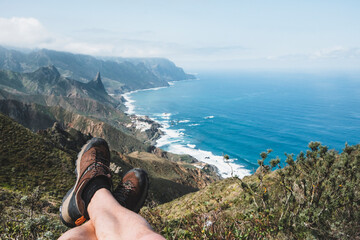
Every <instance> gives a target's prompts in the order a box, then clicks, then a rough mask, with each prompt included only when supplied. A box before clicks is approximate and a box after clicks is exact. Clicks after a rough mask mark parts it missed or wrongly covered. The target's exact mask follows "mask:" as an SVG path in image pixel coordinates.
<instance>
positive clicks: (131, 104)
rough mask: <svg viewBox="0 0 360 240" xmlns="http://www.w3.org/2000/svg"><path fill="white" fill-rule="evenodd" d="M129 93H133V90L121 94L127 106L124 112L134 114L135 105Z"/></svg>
mask: <svg viewBox="0 0 360 240" xmlns="http://www.w3.org/2000/svg"><path fill="white" fill-rule="evenodd" d="M131 93H133V92H127V93H125V94H123V95H122V96H123V97H124V98H125V100H126V102H125V103H124V104H125V107H126V108H127V111H126V113H127V114H130V115H131V114H135V105H134V103H135V100H133V99H131V97H130V95H131Z"/></svg>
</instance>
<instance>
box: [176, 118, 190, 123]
mask: <svg viewBox="0 0 360 240" xmlns="http://www.w3.org/2000/svg"><path fill="white" fill-rule="evenodd" d="M188 122H190V120H187V119H186V120H180V121H178V123H188Z"/></svg>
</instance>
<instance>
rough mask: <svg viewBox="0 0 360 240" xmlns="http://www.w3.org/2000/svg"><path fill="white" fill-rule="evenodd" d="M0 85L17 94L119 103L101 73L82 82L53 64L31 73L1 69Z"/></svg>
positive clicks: (111, 103) (114, 104) (113, 104)
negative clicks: (110, 94) (108, 92)
mask: <svg viewBox="0 0 360 240" xmlns="http://www.w3.org/2000/svg"><path fill="white" fill-rule="evenodd" d="M0 86H1V87H2V88H3V89H5V90H6V91H8V92H12V93H16V94H32V95H45V96H50V95H51V96H63V97H68V98H90V99H93V100H96V101H99V102H101V103H103V104H110V105H112V106H117V105H118V104H119V103H118V102H117V101H116V100H115V99H113V98H112V97H110V96H109V95H108V94H107V92H106V91H105V88H104V86H103V84H102V81H101V78H100V74H99V73H98V74H97V76H96V77H95V79H94V80H92V81H90V82H89V83H82V82H78V81H75V80H72V79H69V78H65V77H62V76H60V73H59V72H58V70H57V69H56V68H55V67H54V66H52V65H51V66H47V67H41V68H39V69H38V70H36V71H34V72H31V73H16V72H12V71H8V70H7V71H5V70H0Z"/></svg>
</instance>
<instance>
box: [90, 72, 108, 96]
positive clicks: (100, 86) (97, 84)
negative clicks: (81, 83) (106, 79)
mask: <svg viewBox="0 0 360 240" xmlns="http://www.w3.org/2000/svg"><path fill="white" fill-rule="evenodd" d="M88 85H89V86H91V87H93V88H96V89H97V90H101V91H104V92H106V90H105V87H104V84H103V83H102V81H101V76H100V72H98V73H97V74H96V77H95V78H94V80H92V81H90V82H89V83H88Z"/></svg>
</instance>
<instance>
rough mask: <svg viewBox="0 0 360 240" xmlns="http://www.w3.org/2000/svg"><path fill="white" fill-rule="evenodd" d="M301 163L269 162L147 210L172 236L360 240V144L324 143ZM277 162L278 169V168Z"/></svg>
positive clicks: (158, 228)
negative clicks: (340, 147) (337, 147)
mask: <svg viewBox="0 0 360 240" xmlns="http://www.w3.org/2000/svg"><path fill="white" fill-rule="evenodd" d="M309 148H310V150H308V151H307V152H306V153H300V154H299V155H298V156H297V158H296V160H295V159H294V155H293V154H287V155H286V156H287V158H286V160H285V162H286V164H287V166H286V167H284V168H281V161H280V159H279V158H276V159H271V160H270V165H266V164H264V163H265V160H266V158H267V157H268V154H269V152H271V151H270V150H268V151H267V152H263V153H261V157H262V159H261V160H259V165H260V166H259V169H258V170H257V171H256V173H255V174H254V175H252V176H249V177H245V178H244V179H238V178H230V179H225V180H223V181H219V182H216V183H214V184H212V185H210V186H209V187H207V188H205V189H202V190H200V191H199V192H196V193H193V194H188V195H186V196H184V197H182V198H180V199H176V200H174V201H172V202H170V203H166V204H164V205H160V206H158V207H157V208H154V209H149V208H148V209H144V210H143V211H142V214H143V215H144V216H145V217H146V218H147V220H148V221H149V222H150V223H151V224H152V226H154V227H155V229H156V231H159V232H161V233H162V234H164V236H166V237H167V238H168V239H356V237H358V236H360V209H359V208H360V187H359V184H358V183H359V180H360V171H359V166H360V146H359V145H357V146H348V145H346V146H345V148H344V151H343V153H341V154H338V153H336V152H335V151H333V150H329V149H328V148H327V147H326V146H322V145H321V144H320V143H318V142H312V143H310V144H309ZM275 167H278V168H279V169H277V170H275V171H271V169H273V168H275Z"/></svg>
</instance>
